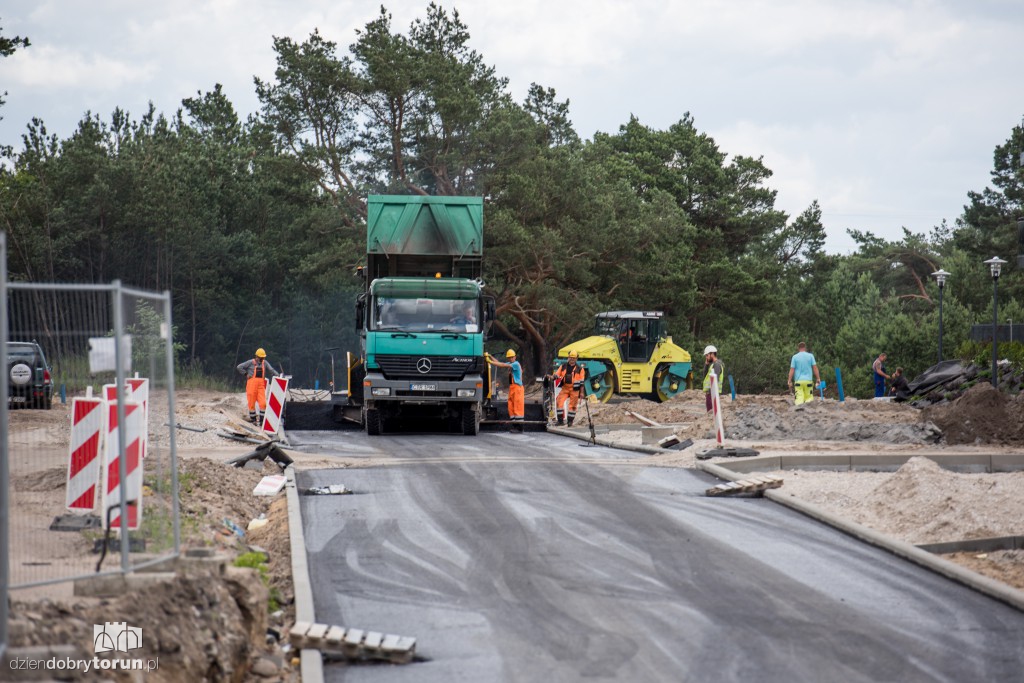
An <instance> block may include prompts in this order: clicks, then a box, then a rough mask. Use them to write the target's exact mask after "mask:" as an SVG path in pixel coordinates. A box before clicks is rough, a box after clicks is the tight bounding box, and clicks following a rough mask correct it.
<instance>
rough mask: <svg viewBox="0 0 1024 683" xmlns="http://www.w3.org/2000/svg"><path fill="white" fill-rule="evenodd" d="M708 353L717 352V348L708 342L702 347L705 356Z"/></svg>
mask: <svg viewBox="0 0 1024 683" xmlns="http://www.w3.org/2000/svg"><path fill="white" fill-rule="evenodd" d="M709 353H718V349H716V348H715V347H714V346H711V345H710V344H708V345H707V346H705V347H704V355H705V356H706V355H708V354H709Z"/></svg>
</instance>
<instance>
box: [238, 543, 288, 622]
mask: <svg viewBox="0 0 1024 683" xmlns="http://www.w3.org/2000/svg"><path fill="white" fill-rule="evenodd" d="M232 564H233V565H234V566H236V567H247V568H249V569H255V570H256V572H257V573H258V574H259V575H260V580H261V581H263V585H264V586H267V588H269V589H270V600H269V602H268V603H267V611H268V612H276V611H277V610H278V609H280V607H281V593H280V591H278V589H277V588H276V587H274V586H271V585H270V569H269V568H268V567H267V556H266V554H264V553H259V552H248V553H242V554H241V555H239V556H238V557H236V558H235V561H234V562H233V563H232Z"/></svg>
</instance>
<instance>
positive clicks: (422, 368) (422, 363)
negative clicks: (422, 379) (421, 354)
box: [416, 358, 430, 375]
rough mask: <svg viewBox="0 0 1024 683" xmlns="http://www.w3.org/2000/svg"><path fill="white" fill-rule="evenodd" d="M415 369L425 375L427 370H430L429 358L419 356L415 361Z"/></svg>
mask: <svg viewBox="0 0 1024 683" xmlns="http://www.w3.org/2000/svg"><path fill="white" fill-rule="evenodd" d="M416 371H417V372H419V373H420V374H421V375H425V374H427V373H428V372H430V359H429V358H420V359H419V360H418V361H416Z"/></svg>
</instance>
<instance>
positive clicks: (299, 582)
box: [284, 465, 324, 683]
mask: <svg viewBox="0 0 1024 683" xmlns="http://www.w3.org/2000/svg"><path fill="white" fill-rule="evenodd" d="M284 475H285V477H286V478H287V483H286V484H285V487H284V488H285V494H286V495H287V497H288V536H289V540H290V542H291V543H290V545H291V552H292V586H293V588H294V589H295V621H296V622H299V621H304V622H306V623H309V624H312V623H315V622H316V618H315V615H314V612H313V586H312V583H311V582H310V580H309V564H308V563H307V562H306V537H305V534H304V533H303V531H302V511H301V509H300V507H299V492H298V488H297V487H296V485H295V466H294V465H288V467H286V468H285V469H284ZM299 657H300V664H299V668H300V672H299V673H300V675H301V677H302V681H303V683H322V681H323V680H324V662H323V656H322V655H321V654H320V650H312V649H309V648H303V649H302V650H301V651H300V652H299Z"/></svg>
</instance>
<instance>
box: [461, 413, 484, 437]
mask: <svg viewBox="0 0 1024 683" xmlns="http://www.w3.org/2000/svg"><path fill="white" fill-rule="evenodd" d="M479 416H480V413H479V412H477V411H476V410H473V409H472V408H470V407H469V406H466V407H465V408H464V409H463V410H462V433H463V434H465V435H466V436H476V435H477V434H479V433H480V419H479Z"/></svg>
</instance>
